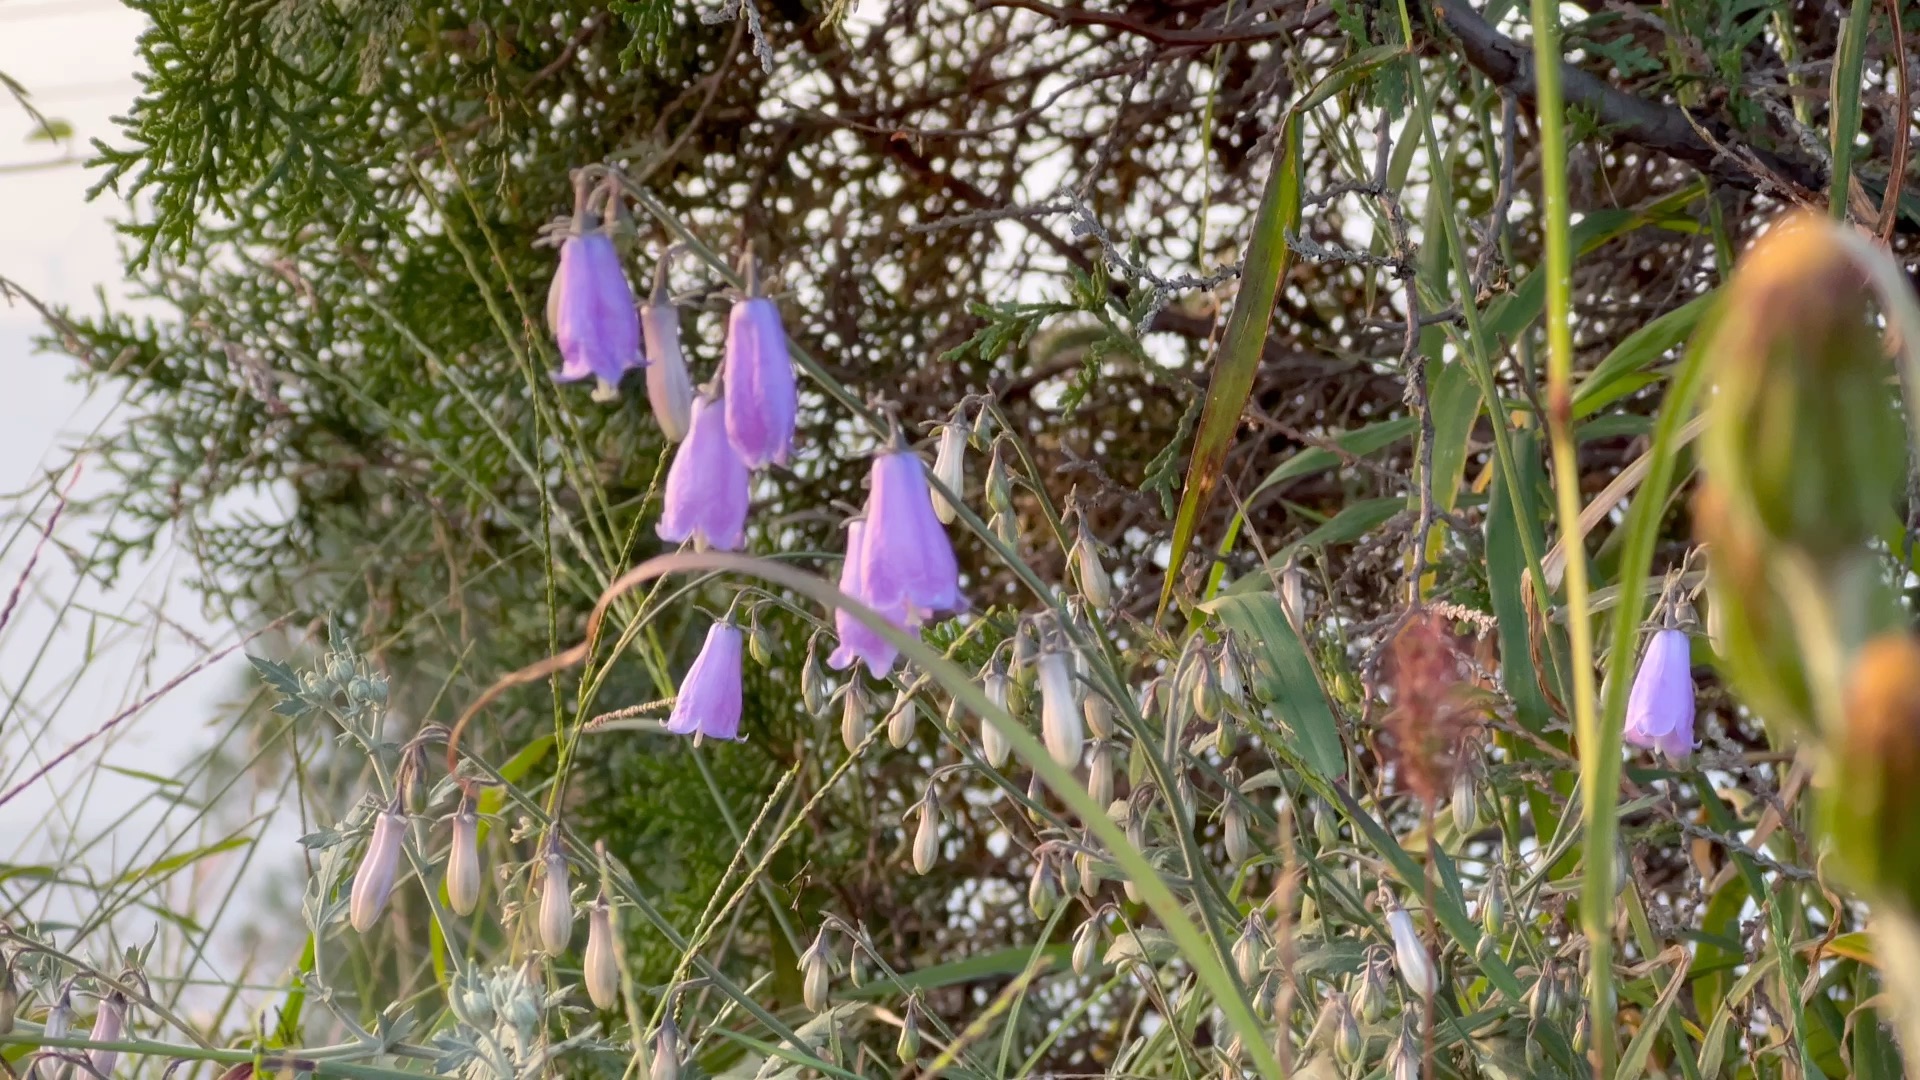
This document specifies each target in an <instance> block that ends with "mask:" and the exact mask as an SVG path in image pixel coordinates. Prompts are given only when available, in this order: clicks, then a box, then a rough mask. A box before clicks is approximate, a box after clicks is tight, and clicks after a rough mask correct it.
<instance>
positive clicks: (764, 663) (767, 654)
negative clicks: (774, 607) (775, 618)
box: [747, 613, 773, 667]
mask: <svg viewBox="0 0 1920 1080" xmlns="http://www.w3.org/2000/svg"><path fill="white" fill-rule="evenodd" d="M747 655H748V656H751V657H753V662H754V663H756V664H759V665H760V666H761V667H771V666H772V665H773V632H772V631H771V630H768V629H767V628H766V626H765V625H764V624H762V623H761V622H760V617H759V615H758V614H757V613H756V614H755V615H754V619H753V625H752V626H749V627H747Z"/></svg>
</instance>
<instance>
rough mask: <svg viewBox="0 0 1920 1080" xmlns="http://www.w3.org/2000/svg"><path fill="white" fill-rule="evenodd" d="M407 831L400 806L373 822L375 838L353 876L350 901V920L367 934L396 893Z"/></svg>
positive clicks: (371, 840) (348, 919)
mask: <svg viewBox="0 0 1920 1080" xmlns="http://www.w3.org/2000/svg"><path fill="white" fill-rule="evenodd" d="M406 831H407V819H406V817H405V816H404V815H402V814H401V813H400V807H399V806H398V804H396V805H394V806H391V807H388V808H387V809H385V810H382V811H381V812H380V813H379V814H378V815H377V816H376V817H375V818H374V819H373V837H372V839H370V840H368V841H367V853H366V855H365V856H364V857H363V858H361V860H360V868H359V869H358V870H356V871H354V874H353V891H352V892H351V893H350V894H349V898H348V902H347V921H348V922H350V923H352V924H353V928H354V929H355V930H357V931H359V932H360V933H362V934H364V933H366V932H367V931H368V930H371V929H372V928H373V924H374V923H375V922H378V921H379V919H380V913H381V912H383V911H385V910H387V897H388V896H389V895H391V894H392V892H393V880H394V876H395V875H396V874H397V873H398V871H399V867H400V845H401V842H402V840H403V839H404V837H405V835H406Z"/></svg>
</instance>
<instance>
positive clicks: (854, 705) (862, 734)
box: [840, 676, 873, 754]
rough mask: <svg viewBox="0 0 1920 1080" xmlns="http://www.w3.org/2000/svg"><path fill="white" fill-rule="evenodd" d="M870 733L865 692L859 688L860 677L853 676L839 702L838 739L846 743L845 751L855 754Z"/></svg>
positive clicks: (871, 729)
mask: <svg viewBox="0 0 1920 1080" xmlns="http://www.w3.org/2000/svg"><path fill="white" fill-rule="evenodd" d="M872 733H873V725H872V724H871V723H870V722H868V720H867V692H866V691H865V690H863V689H861V688H860V679H859V677H858V676H855V677H854V679H853V681H852V682H849V683H848V684H847V692H846V694H845V696H844V697H843V699H842V700H841V702H840V741H841V742H842V743H844V744H846V747H847V753H849V754H855V753H859V751H860V744H862V743H864V742H866V741H867V736H868V735H870V734H872Z"/></svg>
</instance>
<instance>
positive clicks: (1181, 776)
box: [1173, 769, 1197, 829]
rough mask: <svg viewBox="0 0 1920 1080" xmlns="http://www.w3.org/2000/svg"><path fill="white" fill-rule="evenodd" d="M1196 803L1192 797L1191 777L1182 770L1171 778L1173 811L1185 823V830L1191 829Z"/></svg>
mask: <svg viewBox="0 0 1920 1080" xmlns="http://www.w3.org/2000/svg"><path fill="white" fill-rule="evenodd" d="M1196 805H1197V803H1196V801H1195V799H1194V795H1193V777H1191V776H1189V775H1187V773H1186V771H1185V770H1184V769H1183V770H1181V771H1180V772H1179V773H1178V774H1176V775H1175V776H1174V778H1173V809H1174V810H1176V811H1178V812H1179V814H1180V816H1181V817H1183V818H1185V819H1186V821H1187V828H1189V829H1191V828H1193V815H1194V810H1195V807H1196Z"/></svg>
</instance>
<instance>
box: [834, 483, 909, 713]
mask: <svg viewBox="0 0 1920 1080" xmlns="http://www.w3.org/2000/svg"><path fill="white" fill-rule="evenodd" d="M865 540H866V523H865V522H862V521H852V522H849V523H848V524H847V558H846V561H844V562H843V563H842V564H841V566H840V591H841V592H843V593H846V594H847V595H848V596H851V597H853V598H854V599H856V600H859V601H861V602H862V603H867V604H868V606H872V604H871V602H870V601H868V600H867V597H866V595H865V592H866V585H865V581H864V579H865V573H864V569H865V560H864V557H863V554H864V545H865ZM881 614H882V615H885V616H886V617H887V618H888V620H890V621H891V622H893V624H894V625H896V626H899V627H900V628H901V629H903V630H904V629H906V617H905V613H904V612H902V611H893V610H886V609H882V610H881ZM833 632H834V635H835V636H836V637H838V638H839V639H840V643H839V645H838V646H837V647H835V649H834V650H833V652H832V654H831V655H829V656H828V657H827V666H828V667H831V668H833V669H834V670H835V671H844V670H846V669H847V668H849V667H852V666H853V665H854V664H856V663H859V662H861V661H863V660H864V661H865V662H866V665H867V670H868V671H871V672H872V673H873V676H874V678H876V679H884V678H886V676H887V673H888V672H890V671H892V670H893V665H894V661H895V660H897V659H899V656H900V650H898V649H896V648H894V647H893V644H892V643H891V642H889V641H887V639H886V638H884V637H882V636H881V635H880V633H879V632H878V631H876V630H874V629H873V628H872V627H870V626H868V625H867V624H866V623H863V622H861V621H860V620H859V619H858V618H856V617H855V616H854V615H853V614H852V613H850V612H848V611H846V610H844V609H841V608H835V609H834V612H833Z"/></svg>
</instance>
